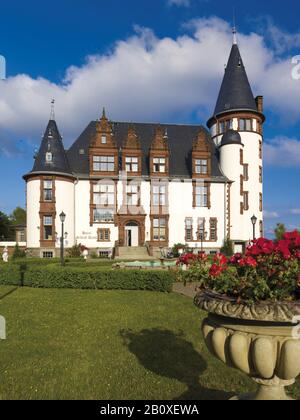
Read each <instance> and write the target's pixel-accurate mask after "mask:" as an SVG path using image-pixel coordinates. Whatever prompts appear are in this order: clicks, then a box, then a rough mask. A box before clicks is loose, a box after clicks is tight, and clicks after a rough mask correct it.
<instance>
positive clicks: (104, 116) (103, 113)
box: [102, 106, 106, 120]
mask: <svg viewBox="0 0 300 420" xmlns="http://www.w3.org/2000/svg"><path fill="white" fill-rule="evenodd" d="M102 119H103V120H106V109H105V106H104V107H103V111H102Z"/></svg>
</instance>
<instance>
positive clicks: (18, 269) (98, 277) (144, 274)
mask: <svg viewBox="0 0 300 420" xmlns="http://www.w3.org/2000/svg"><path fill="white" fill-rule="evenodd" d="M3 267H4V268H3V270H2V267H1V269H0V284H10V285H21V284H22V285H24V286H28V287H38V288H70V289H107V290H114V289H118V290H152V291H159V292H170V291H171V289H172V284H173V282H174V275H173V274H172V272H170V271H152V270H151V271H150V270H112V269H108V268H107V267H105V266H103V267H67V266H66V267H60V266H59V265H55V264H49V265H47V266H46V265H45V266H43V267H39V266H38V265H36V266H34V265H33V266H30V265H28V264H27V265H26V264H20V265H18V264H8V265H7V266H3Z"/></svg>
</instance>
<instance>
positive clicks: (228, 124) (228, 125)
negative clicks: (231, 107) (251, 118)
mask: <svg viewBox="0 0 300 420" xmlns="http://www.w3.org/2000/svg"><path fill="white" fill-rule="evenodd" d="M232 128H233V120H226V121H221V122H219V134H223V133H225V132H226V131H228V130H230V129H232Z"/></svg>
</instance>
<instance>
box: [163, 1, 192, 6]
mask: <svg viewBox="0 0 300 420" xmlns="http://www.w3.org/2000/svg"><path fill="white" fill-rule="evenodd" d="M168 4H169V5H170V6H184V7H189V6H190V4H191V2H190V0H168Z"/></svg>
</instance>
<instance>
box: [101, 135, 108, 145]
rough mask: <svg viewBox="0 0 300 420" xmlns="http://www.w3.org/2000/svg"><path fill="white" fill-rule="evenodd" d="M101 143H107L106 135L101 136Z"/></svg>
mask: <svg viewBox="0 0 300 420" xmlns="http://www.w3.org/2000/svg"><path fill="white" fill-rule="evenodd" d="M101 143H102V144H106V143H107V137H106V136H101Z"/></svg>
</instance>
